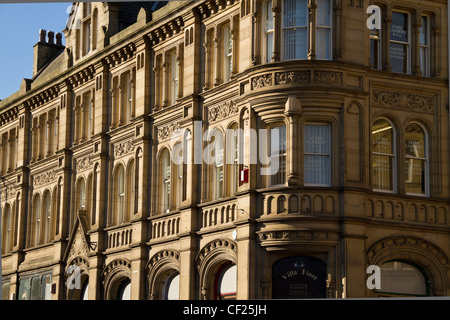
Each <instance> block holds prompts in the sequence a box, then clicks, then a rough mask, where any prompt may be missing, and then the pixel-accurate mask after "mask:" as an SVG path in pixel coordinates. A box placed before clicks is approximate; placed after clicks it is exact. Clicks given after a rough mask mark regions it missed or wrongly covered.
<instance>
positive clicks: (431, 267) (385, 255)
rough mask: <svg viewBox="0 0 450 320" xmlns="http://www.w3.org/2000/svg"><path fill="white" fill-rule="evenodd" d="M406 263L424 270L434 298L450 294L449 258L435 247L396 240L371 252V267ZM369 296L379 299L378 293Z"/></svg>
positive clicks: (421, 241)
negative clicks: (396, 262) (391, 263)
mask: <svg viewBox="0 0 450 320" xmlns="http://www.w3.org/2000/svg"><path fill="white" fill-rule="evenodd" d="M394 260H396V261H405V262H408V263H411V264H413V265H416V266H418V267H420V269H421V270H422V271H423V272H424V273H425V275H426V278H427V279H428V280H429V286H430V295H432V296H445V295H449V294H450V292H449V291H450V286H449V273H450V263H449V259H448V257H447V255H446V254H445V253H444V252H443V251H442V250H441V249H440V248H439V247H438V246H436V245H435V244H433V243H431V242H429V241H427V240H424V239H420V238H416V237H408V236H396V237H389V238H385V239H382V240H380V241H378V242H376V243H374V244H373V245H372V246H371V247H370V248H369V250H368V251H367V258H366V262H367V266H369V265H376V266H379V267H380V266H381V265H382V264H383V263H386V262H388V261H394ZM368 296H372V297H373V296H376V292H375V291H374V290H370V291H369V292H368Z"/></svg>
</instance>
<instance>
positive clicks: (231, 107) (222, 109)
mask: <svg viewBox="0 0 450 320" xmlns="http://www.w3.org/2000/svg"><path fill="white" fill-rule="evenodd" d="M238 111H239V108H238V106H237V105H236V103H235V102H234V101H233V100H230V101H226V102H224V103H222V104H220V105H218V106H215V107H211V108H209V110H208V121H209V122H213V121H217V120H222V119H225V118H227V117H229V116H231V115H234V114H237V113H238Z"/></svg>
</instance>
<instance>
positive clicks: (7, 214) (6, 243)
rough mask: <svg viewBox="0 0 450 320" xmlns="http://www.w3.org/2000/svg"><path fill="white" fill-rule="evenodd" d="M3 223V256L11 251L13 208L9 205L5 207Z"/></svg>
mask: <svg viewBox="0 0 450 320" xmlns="http://www.w3.org/2000/svg"><path fill="white" fill-rule="evenodd" d="M2 218H3V221H2V228H3V231H2V236H3V239H2V254H7V253H9V252H10V251H11V223H12V222H11V221H12V217H11V208H10V206H9V204H6V205H5V208H4V212H3V217H2Z"/></svg>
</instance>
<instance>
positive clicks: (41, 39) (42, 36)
mask: <svg viewBox="0 0 450 320" xmlns="http://www.w3.org/2000/svg"><path fill="white" fill-rule="evenodd" d="M46 33H47V31H45V30H44V29H40V30H39V42H44V43H45V35H46Z"/></svg>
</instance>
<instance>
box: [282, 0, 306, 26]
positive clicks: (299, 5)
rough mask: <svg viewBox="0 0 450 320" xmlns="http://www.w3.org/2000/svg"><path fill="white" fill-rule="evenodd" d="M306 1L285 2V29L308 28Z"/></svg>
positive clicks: (290, 0) (287, 0) (286, 0)
mask: <svg viewBox="0 0 450 320" xmlns="http://www.w3.org/2000/svg"><path fill="white" fill-rule="evenodd" d="M307 13H308V10H307V1H306V0H284V12H283V25H284V27H285V28H286V27H300V26H303V27H306V25H307V24H308V14H307Z"/></svg>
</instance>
